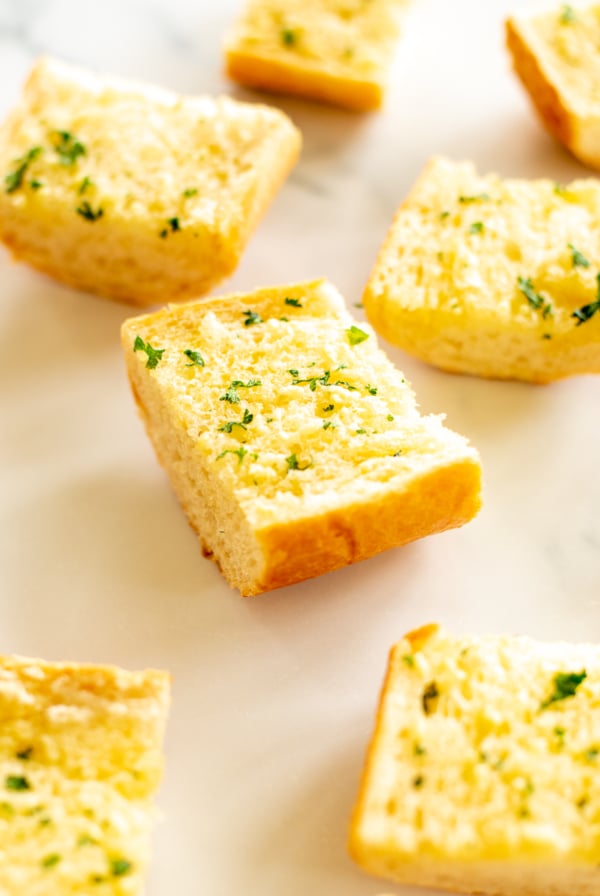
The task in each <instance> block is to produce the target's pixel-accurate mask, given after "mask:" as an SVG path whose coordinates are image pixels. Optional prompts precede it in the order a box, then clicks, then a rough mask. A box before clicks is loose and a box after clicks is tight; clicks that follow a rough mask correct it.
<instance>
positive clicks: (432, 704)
mask: <svg viewBox="0 0 600 896" xmlns="http://www.w3.org/2000/svg"><path fill="white" fill-rule="evenodd" d="M439 696H440V692H439V690H438V686H437V684H436V683H435V681H430V682H429V684H428V685H427V687H426V688H425V690H424V691H423V696H422V697H421V703H422V704H423V712H424V713H425V715H426V716H430V715H431V714H432V713H434V712H435V710H436V708H437V702H438V699H439Z"/></svg>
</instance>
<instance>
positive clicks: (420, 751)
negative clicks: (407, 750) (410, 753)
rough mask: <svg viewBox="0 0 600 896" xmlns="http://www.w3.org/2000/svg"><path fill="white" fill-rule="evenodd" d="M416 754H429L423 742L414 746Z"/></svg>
mask: <svg viewBox="0 0 600 896" xmlns="http://www.w3.org/2000/svg"><path fill="white" fill-rule="evenodd" d="M414 754H415V756H425V755H426V754H427V750H426V749H425V747H424V746H423V744H420V743H418V742H417V743H416V744H415V746H414Z"/></svg>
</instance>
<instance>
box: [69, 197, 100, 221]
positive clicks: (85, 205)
mask: <svg viewBox="0 0 600 896" xmlns="http://www.w3.org/2000/svg"><path fill="white" fill-rule="evenodd" d="M75 211H76V212H77V214H78V215H81V217H82V218H85V220H86V221H97V220H98V218H101V217H102V215H103V214H104V209H103V208H100V206H98V208H97V209H96V211H94V209H93V208H92V206H91V205H90V203H89V202H88V201H87V199H84V201H83V202H82V203H81V205H78V206H77V208H76V209H75Z"/></svg>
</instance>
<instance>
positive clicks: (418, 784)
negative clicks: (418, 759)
mask: <svg viewBox="0 0 600 896" xmlns="http://www.w3.org/2000/svg"><path fill="white" fill-rule="evenodd" d="M424 783H425V778H424V777H423V775H417V777H416V778H413V782H412V784H413V787H414V788H415V789H416V790H420V789H421V787H422V786H423V784H424Z"/></svg>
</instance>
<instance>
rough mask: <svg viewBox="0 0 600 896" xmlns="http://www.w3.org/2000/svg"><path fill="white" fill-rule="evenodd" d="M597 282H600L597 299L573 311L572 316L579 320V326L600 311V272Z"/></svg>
mask: <svg viewBox="0 0 600 896" xmlns="http://www.w3.org/2000/svg"><path fill="white" fill-rule="evenodd" d="M596 282H597V283H598V294H597V296H596V300H595V301H594V302H590V303H589V305H584V306H583V307H582V308H578V309H577V310H576V311H574V312H573V314H572V315H571V317H574V318H575V319H576V320H577V324H576V326H577V327H580V326H581V324H584V323H585V322H586V321H588V320H590V318H592V317H593V316H594V314H596V313H597V312H598V311H600V274H598V276H597V277H596Z"/></svg>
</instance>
